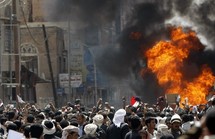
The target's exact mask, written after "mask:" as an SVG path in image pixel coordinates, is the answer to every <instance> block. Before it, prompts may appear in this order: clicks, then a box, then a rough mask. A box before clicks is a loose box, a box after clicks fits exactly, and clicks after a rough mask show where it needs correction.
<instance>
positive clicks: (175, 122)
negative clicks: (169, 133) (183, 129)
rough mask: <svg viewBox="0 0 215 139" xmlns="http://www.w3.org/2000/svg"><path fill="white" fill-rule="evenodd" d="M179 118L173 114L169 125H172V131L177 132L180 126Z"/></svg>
mask: <svg viewBox="0 0 215 139" xmlns="http://www.w3.org/2000/svg"><path fill="white" fill-rule="evenodd" d="M181 122H182V120H181V117H180V116H179V115H178V114H174V115H173V116H172V118H171V120H170V123H171V124H172V126H171V128H172V129H173V130H179V129H180V126H181Z"/></svg>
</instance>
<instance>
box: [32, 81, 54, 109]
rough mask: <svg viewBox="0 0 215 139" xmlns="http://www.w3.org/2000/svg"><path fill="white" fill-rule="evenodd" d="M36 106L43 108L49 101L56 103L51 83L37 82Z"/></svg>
mask: <svg viewBox="0 0 215 139" xmlns="http://www.w3.org/2000/svg"><path fill="white" fill-rule="evenodd" d="M36 92H37V93H36V98H37V103H36V106H37V107H38V108H41V109H43V108H44V107H45V106H46V105H47V104H48V103H49V102H52V103H53V104H54V97H53V93H52V84H51V83H39V84H36Z"/></svg>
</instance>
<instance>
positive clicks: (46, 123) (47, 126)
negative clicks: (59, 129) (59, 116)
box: [42, 120, 60, 139]
mask: <svg viewBox="0 0 215 139" xmlns="http://www.w3.org/2000/svg"><path fill="white" fill-rule="evenodd" d="M42 126H43V134H44V139H60V138H59V137H57V136H55V135H54V133H55V132H56V127H55V125H54V123H53V122H52V121H51V120H43V122H42Z"/></svg>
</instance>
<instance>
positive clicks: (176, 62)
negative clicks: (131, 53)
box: [145, 27, 215, 105]
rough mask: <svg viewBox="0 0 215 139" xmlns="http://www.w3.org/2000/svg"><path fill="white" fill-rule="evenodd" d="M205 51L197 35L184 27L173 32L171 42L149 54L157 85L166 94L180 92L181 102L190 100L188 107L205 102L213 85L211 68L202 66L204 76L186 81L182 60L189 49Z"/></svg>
mask: <svg viewBox="0 0 215 139" xmlns="http://www.w3.org/2000/svg"><path fill="white" fill-rule="evenodd" d="M193 49H194V50H196V49H202V45H201V43H200V42H199V39H198V37H197V36H196V33H195V32H192V31H189V32H187V33H184V32H183V29H182V28H181V27H179V28H174V29H172V30H171V40H170V41H160V42H158V43H156V44H155V45H154V46H153V47H152V48H151V49H149V50H148V51H146V53H145V55H146V57H147V65H148V68H149V69H150V70H151V71H152V72H153V73H154V74H156V76H157V79H158V83H159V84H160V85H161V86H162V87H163V88H165V89H166V92H165V93H167V94H170V93H178V94H180V96H181V101H184V100H185V98H188V100H189V104H191V105H197V104H204V103H206V96H207V94H208V93H209V92H208V91H209V89H210V88H211V87H212V86H213V84H214V81H215V76H213V73H212V71H211V70H210V68H209V67H207V66H203V67H202V72H201V74H200V75H199V76H198V77H196V78H195V79H194V80H193V81H190V82H189V81H185V80H183V73H182V71H181V69H182V67H183V61H184V60H185V59H186V58H187V57H188V55H189V53H190V50H193Z"/></svg>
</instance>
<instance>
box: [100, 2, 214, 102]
mask: <svg viewBox="0 0 215 139" xmlns="http://www.w3.org/2000/svg"><path fill="white" fill-rule="evenodd" d="M214 6H215V1H214V0H205V1H203V2H201V3H200V2H196V1H195V0H172V1H171V0H161V1H149V2H147V1H146V2H143V3H138V4H137V5H135V6H134V9H135V10H134V12H133V16H132V18H131V20H130V21H129V22H128V24H127V26H126V28H124V30H123V31H122V33H121V36H120V38H119V41H118V43H119V47H113V48H112V49H110V48H107V50H105V53H103V54H101V55H102V57H100V59H99V60H98V63H99V66H100V69H101V70H102V71H103V72H105V73H108V74H110V75H113V76H114V77H118V78H123V77H128V76H130V77H131V80H130V81H131V82H130V83H131V87H132V88H133V90H135V92H136V93H137V95H138V96H144V98H143V100H147V101H148V100H150V99H149V98H151V100H152V102H155V101H156V100H155V98H156V97H155V96H159V95H163V93H164V90H163V88H161V87H160V86H159V85H158V83H157V80H156V78H155V76H154V75H153V74H152V73H150V72H146V74H145V75H144V76H141V75H140V73H139V71H140V70H141V69H145V70H146V71H147V63H146V58H145V57H144V56H143V54H144V52H145V51H146V50H147V49H149V48H151V47H152V46H153V45H154V44H155V43H156V42H158V41H160V40H168V39H169V36H168V32H169V27H171V26H182V27H185V28H190V29H191V30H194V31H196V33H197V35H198V37H199V39H200V41H201V43H202V44H203V45H204V49H203V50H200V51H198V52H191V54H190V55H189V57H188V58H187V59H186V61H185V62H184V68H183V71H184V73H185V75H187V80H192V79H193V78H195V77H196V75H197V74H198V73H199V72H200V69H201V66H202V65H204V64H207V65H208V66H209V67H210V68H211V69H212V70H213V72H214V73H215V64H214V61H215V52H214V49H215V45H214V44H215V11H214ZM135 33H138V34H139V37H138V38H133V37H131V36H132V34H135ZM140 60H145V64H142V63H141V62H139V61H140ZM131 75H132V76H131ZM133 75H134V76H133ZM133 77H135V78H133ZM153 98H154V99H153Z"/></svg>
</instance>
